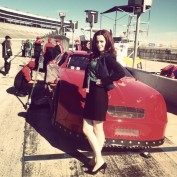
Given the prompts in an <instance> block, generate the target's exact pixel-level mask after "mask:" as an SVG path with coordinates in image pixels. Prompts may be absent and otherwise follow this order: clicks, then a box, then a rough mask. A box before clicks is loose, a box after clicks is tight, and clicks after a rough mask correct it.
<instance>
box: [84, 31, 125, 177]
mask: <svg viewBox="0 0 177 177" xmlns="http://www.w3.org/2000/svg"><path fill="white" fill-rule="evenodd" d="M92 52H93V53H92V55H91V59H90V63H89V65H88V67H87V69H86V73H85V78H84V83H83V88H86V91H87V94H86V100H85V106H84V113H83V117H84V118H83V132H84V134H85V135H86V137H87V138H88V141H89V143H90V145H91V147H92V150H93V152H94V155H93V158H92V159H91V161H90V163H89V166H90V167H91V168H89V170H88V173H90V174H92V175H94V174H96V173H98V172H99V171H101V170H102V171H105V169H106V168H107V164H106V163H105V162H104V159H103V157H102V154H101V151H102V148H103V145H104V141H105V135H104V130H103V122H104V121H105V120H106V112H107V109H108V91H109V90H110V89H113V88H114V87H115V86H114V85H113V81H117V80H119V79H121V78H122V77H124V76H125V72H124V69H123V67H122V66H121V65H120V64H119V63H118V62H117V61H116V52H115V48H114V41H113V38H112V36H111V34H110V33H109V32H108V31H107V30H99V31H97V32H96V33H95V34H94V36H93V41H92Z"/></svg>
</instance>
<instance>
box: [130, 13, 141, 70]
mask: <svg viewBox="0 0 177 177" xmlns="http://www.w3.org/2000/svg"><path fill="white" fill-rule="evenodd" d="M140 16H141V13H138V14H137V21H136V32H135V42H134V57H133V66H132V68H134V67H135V63H136V56H137V46H138V34H139V26H140Z"/></svg>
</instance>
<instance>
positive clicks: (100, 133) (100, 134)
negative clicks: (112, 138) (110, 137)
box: [93, 121, 105, 150]
mask: <svg viewBox="0 0 177 177" xmlns="http://www.w3.org/2000/svg"><path fill="white" fill-rule="evenodd" d="M94 122H95V121H93V131H94V133H95V135H96V137H97V140H98V142H99V145H100V148H101V150H102V148H103V145H104V141H105V134H104V130H103V122H102V121H96V123H94Z"/></svg>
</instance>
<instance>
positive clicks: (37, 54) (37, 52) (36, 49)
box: [33, 36, 42, 70]
mask: <svg viewBox="0 0 177 177" xmlns="http://www.w3.org/2000/svg"><path fill="white" fill-rule="evenodd" d="M33 46H34V58H35V68H34V69H35V70H37V68H38V65H39V57H40V53H41V52H42V41H41V40H40V37H39V36H37V37H36V41H35V42H34V44H33Z"/></svg>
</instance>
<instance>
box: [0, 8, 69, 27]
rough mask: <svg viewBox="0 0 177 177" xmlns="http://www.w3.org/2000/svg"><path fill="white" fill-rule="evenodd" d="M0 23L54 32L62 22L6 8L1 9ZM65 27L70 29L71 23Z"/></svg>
mask: <svg viewBox="0 0 177 177" xmlns="http://www.w3.org/2000/svg"><path fill="white" fill-rule="evenodd" d="M0 21H1V22H5V23H12V24H18V25H25V26H31V27H39V28H46V29H52V30H55V29H57V28H58V27H61V22H60V21H59V20H58V19H52V18H48V17H42V16H38V15H33V14H30V13H24V12H19V11H16V10H11V9H8V8H5V7H0ZM63 25H64V26H66V27H69V26H70V22H68V21H65V22H64V23H63Z"/></svg>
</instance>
